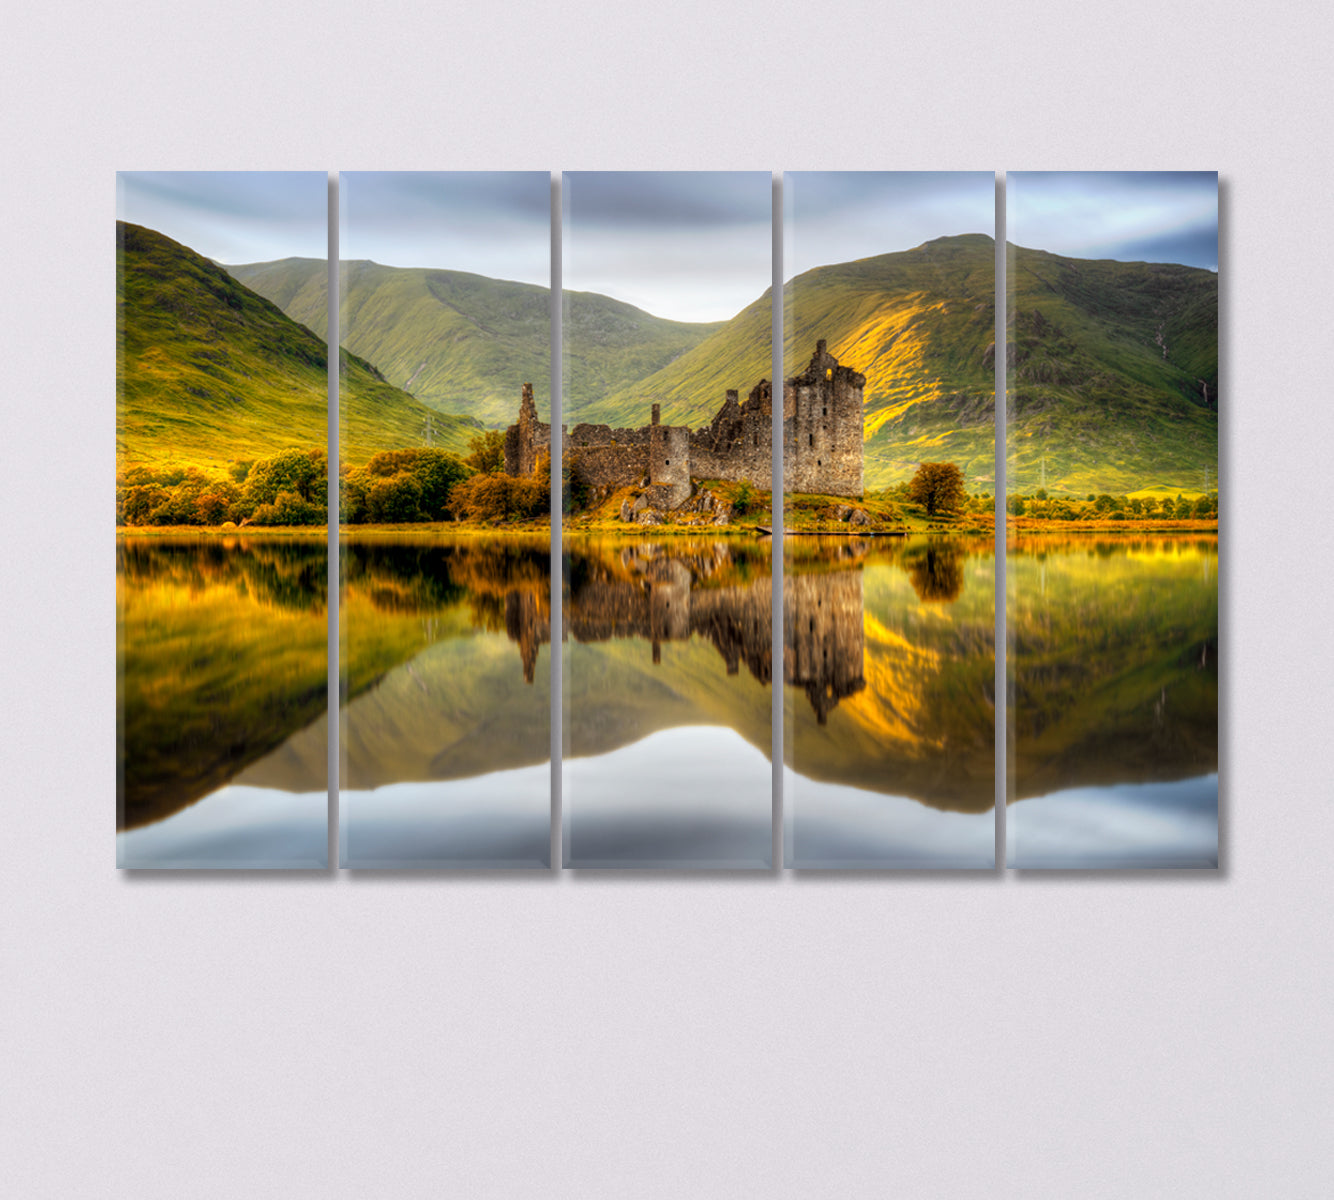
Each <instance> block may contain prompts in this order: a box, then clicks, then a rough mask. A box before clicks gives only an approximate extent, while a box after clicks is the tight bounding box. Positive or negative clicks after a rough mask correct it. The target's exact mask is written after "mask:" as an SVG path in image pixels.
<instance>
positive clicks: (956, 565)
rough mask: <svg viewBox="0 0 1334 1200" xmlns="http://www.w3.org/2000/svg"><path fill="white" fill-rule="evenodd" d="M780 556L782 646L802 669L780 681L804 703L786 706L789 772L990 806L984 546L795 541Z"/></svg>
mask: <svg viewBox="0 0 1334 1200" xmlns="http://www.w3.org/2000/svg"><path fill="white" fill-rule="evenodd" d="M785 550H786V560H785V565H784V592H785V609H784V619H785V628H786V630H787V634H786V640H787V647H786V652H787V653H788V654H789V655H797V656H799V657H798V658H797V661H798V662H801V661H803V660H804V661H805V662H807V663H810V664H811V667H810V668H809V669H808V670H807V671H806V672H805V676H806V677H805V678H803V673H802V672H800V671H788V672H786V673H785V674H786V676H787V679H788V682H789V683H790V684H793V685H794V686H800V687H801V688H802V690H804V691H805V693H806V699H807V703H800V702H798V701H796V700H795V697H794V696H793V695H791V694H790V695H789V698H788V702H787V704H786V718H785V719H786V734H785V739H784V741H785V756H786V759H787V765H788V766H789V767H790V768H791V769H792V770H794V771H796V772H797V773H798V775H799V776H804V777H806V778H808V779H813V780H817V781H819V782H823V783H831V784H838V785H841V786H844V787H851V788H856V789H859V790H861V791H864V792H873V793H881V794H892V795H897V796H908V797H911V798H912V799H915V800H917V801H919V802H921V803H922V804H925V805H928V806H930V807H933V808H940V809H948V810H953V811H958V812H967V813H978V812H985V811H987V810H988V809H990V808H991V807H992V806H993V804H994V798H995V738H994V722H995V694H994V693H995V688H994V678H995V635H994V630H995V600H994V596H995V591H994V569H995V568H994V543H993V541H992V539H990V538H955V537H950V538H942V537H935V538H932V537H911V538H902V539H898V538H896V539H894V540H892V541H887V540H885V539H874V540H872V539H860V540H858V539H842V538H839V539H828V538H814V537H807V538H801V537H797V538H788V539H787V544H786V547H785ZM831 606H832V607H833V609H834V611H833V613H830V614H828V615H826V613H827V610H828V609H829V608H830V607H831ZM821 630H824V631H825V632H824V633H823V634H821V633H820V631H821ZM806 641H809V643H810V644H809V645H806V644H805V643H806ZM854 664H855V668H854ZM812 680H813V681H814V683H815V686H814V687H812V686H811V684H812ZM821 687H823V689H824V691H823V695H821V693H820V688H821Z"/></svg>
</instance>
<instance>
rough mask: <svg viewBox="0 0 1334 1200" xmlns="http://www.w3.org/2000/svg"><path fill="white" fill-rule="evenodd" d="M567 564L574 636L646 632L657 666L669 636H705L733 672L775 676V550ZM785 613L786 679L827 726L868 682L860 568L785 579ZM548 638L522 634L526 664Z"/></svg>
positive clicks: (635, 549)
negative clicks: (772, 553) (747, 556)
mask: <svg viewBox="0 0 1334 1200" xmlns="http://www.w3.org/2000/svg"><path fill="white" fill-rule="evenodd" d="M766 550H767V547H766ZM567 560H568V582H569V589H568V593H567V596H566V600H565V606H564V607H565V612H564V636H565V637H566V638H567V639H568V638H573V639H574V640H575V641H577V642H582V643H588V642H604V641H609V640H611V639H613V638H641V639H643V640H644V641H646V642H648V643H650V645H651V647H652V649H651V653H652V656H653V662H654V663H660V662H661V661H662V646H663V643H664V642H684V641H688V640H689V639H690V638H692V637H700V638H703V639H704V640H706V641H708V642H710V643H711V644H712V645H713V646H714V648H715V649H716V650H717V651H718V653H719V655H721V657H722V659H723V662H724V664H725V665H726V669H727V674H728V675H735V674H737V673H738V671H739V670H740V668H741V665H742V664H743V663H744V664H745V666H746V669H747V670H748V671H749V672H750V673H751V675H752V676H754V678H755V679H757V680H759V682H761V683H763V684H766V685H767V684H769V683H771V682H772V680H773V639H772V628H773V626H772V620H773V586H772V569H771V565H770V562H769V560H768V556H767V553H766V554H764V555H763V556H759V555H756V556H754V557H752V558H750V559H744V558H743V559H742V560H741V561H739V562H738V561H737V560H736V559H735V558H734V554H733V551H732V549H731V547H729V546H728V545H726V544H725V543H722V542H717V543H708V544H704V545H699V544H694V545H691V546H689V547H681V548H677V547H675V546H671V547H669V546H664V545H661V544H655V543H636V544H635V545H632V546H623V547H620V548H619V549H618V550H616V551H613V552H611V553H610V554H597V553H587V552H580V551H573V552H572V551H570V550H568V549H567ZM738 576H740V578H738ZM783 614H784V630H785V633H784V646H783V681H784V683H787V684H789V685H791V686H794V687H799V688H801V689H802V690H803V691H805V693H806V695H807V697H808V698H809V699H810V702H811V706H812V708H814V709H815V712H816V714H817V716H818V718H819V721H820V723H821V724H824V723H825V721H826V720H827V719H828V715H829V713H830V712H831V711H832V710H833V709H834V708H835V706H836V705H837V704H838V703H839V701H841V700H843V699H845V698H846V697H848V696H851V695H854V694H856V693H857V692H859V691H861V690H862V689H863V688H864V687H865V686H866V679H865V677H864V675H863V666H862V664H863V652H864V650H865V636H864V633H863V628H862V575H861V572H860V571H858V570H844V571H836V572H827V573H822V574H814V575H799V576H796V577H795V578H789V579H785V580H784V583H783ZM534 616H536V613H534ZM547 637H549V628H548V627H546V626H544V625H542V624H541V623H540V622H538V623H536V624H535V625H534V626H533V628H532V630H531V632H530V634H529V635H528V640H527V641H525V640H524V639H519V638H516V640H518V641H519V642H520V650H521V653H522V654H523V656H524V661H525V663H526V662H527V661H528V656H529V654H530V653H535V647H536V641H535V640H534V639H541V640H545V639H546V638H547ZM529 643H531V644H532V645H533V650H531V651H530V650H529V649H528V644H529Z"/></svg>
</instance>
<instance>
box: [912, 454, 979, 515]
mask: <svg viewBox="0 0 1334 1200" xmlns="http://www.w3.org/2000/svg"><path fill="white" fill-rule="evenodd" d="M967 499H968V492H967V491H966V490H965V489H964V486H963V472H962V471H961V470H959V468H958V466H957V465H956V464H954V463H942V462H924V463H922V464H921V465H920V466H918V468H917V474H916V475H914V476H913V477H912V482H911V483H910V484H909V485H908V500H909V501H910V502H911V503H913V504H920V505H921V506H922V507H923V508H925V509H926V515H927V516H928V517H934V516H935V515H936V514H937V513H938V512H953V511H955V510H956V509H958V508H959V507H960V506H961V505H962V504H963V503H964V501H966V500H967Z"/></svg>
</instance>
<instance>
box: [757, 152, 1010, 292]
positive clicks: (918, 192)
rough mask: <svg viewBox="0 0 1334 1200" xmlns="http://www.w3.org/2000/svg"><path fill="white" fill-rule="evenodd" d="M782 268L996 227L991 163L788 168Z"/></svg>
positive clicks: (795, 270) (790, 270)
mask: <svg viewBox="0 0 1334 1200" xmlns="http://www.w3.org/2000/svg"><path fill="white" fill-rule="evenodd" d="M783 216H784V225H783V275H784V276H785V278H787V279H792V278H794V277H795V276H797V275H801V274H803V273H804V272H806V271H809V270H811V268H813V267H820V266H827V265H828V264H830V263H840V262H852V261H854V260H856V259H860V258H871V257H873V256H875V255H880V254H889V253H892V252H894V251H898V250H911V249H912V248H913V247H914V246H920V245H921V244H922V243H923V242H927V241H931V240H932V239H934V238H939V237H949V236H953V235H955V234H961V233H984V234H986V235H987V236H988V237H991V236H993V235H994V233H995V228H996V177H995V173H994V172H992V171H789V172H787V173H785V174H784V176H783Z"/></svg>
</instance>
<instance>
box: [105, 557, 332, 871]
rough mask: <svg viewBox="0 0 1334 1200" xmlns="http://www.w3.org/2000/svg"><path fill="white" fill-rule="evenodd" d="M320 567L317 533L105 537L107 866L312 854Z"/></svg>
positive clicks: (321, 855) (321, 786)
mask: <svg viewBox="0 0 1334 1200" xmlns="http://www.w3.org/2000/svg"><path fill="white" fill-rule="evenodd" d="M327 571H328V552H327V549H326V547H325V545H324V543H323V541H322V540H321V539H318V538H298V537H291V538H260V537H254V538H251V537H246V538H228V539H220V538H140V537H122V538H120V539H119V540H118V542H117V547H116V631H117V647H116V648H117V704H118V723H117V735H118V736H117V828H118V831H119V833H118V837H117V862H118V864H119V865H120V866H123V867H181V866H191V867H213V866H216V867H242V866H251V867H297V866H307V867H310V866H323V865H325V862H326V857H327V856H326V845H327V799H326V793H325V787H326V775H327V772H326V767H325V764H326V757H327V741H325V740H324V724H323V721H322V719H321V718H322V714H323V713H324V711H325V708H326V695H327V691H326V687H327V685H326V680H327V669H328V656H327V645H328V642H327V636H328V635H327V624H326V604H327ZM302 730H308V731H309V732H308V735H307V740H308V741H309V742H310V743H311V744H312V751H311V753H310V754H309V755H308V756H307V757H306V758H304V759H303V760H302V761H301V762H300V763H298V764H295V765H291V764H289V767H288V770H287V773H286V776H285V778H284V779H283V780H282V782H281V783H277V784H275V785H274V786H265V785H264V783H263V782H262V767H263V764H264V763H265V762H266V761H267V760H268V759H270V758H273V757H275V756H278V757H281V748H282V747H283V745H284V743H285V742H287V741H288V740H290V739H291V738H292V737H293V736H295V735H297V734H298V733H299V732H300V731H302ZM252 772H258V773H259V776H260V777H261V781H260V782H257V783H254V784H251V785H249V786H241V787H228V786H227V785H228V784H230V783H234V782H239V781H240V780H241V779H242V778H243V777H244V776H245V775H247V774H249V773H252Z"/></svg>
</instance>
